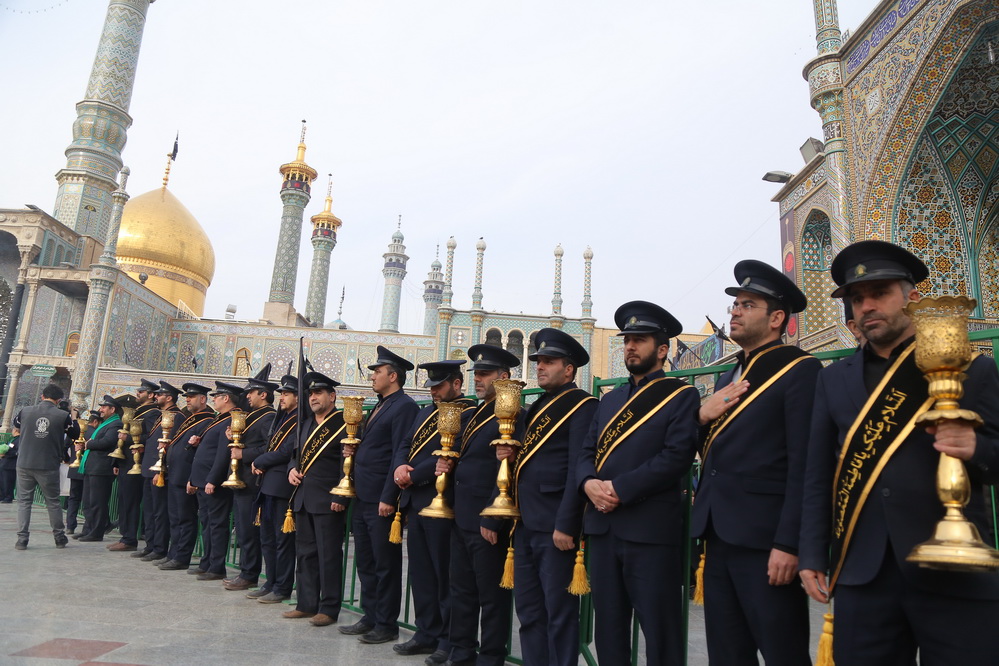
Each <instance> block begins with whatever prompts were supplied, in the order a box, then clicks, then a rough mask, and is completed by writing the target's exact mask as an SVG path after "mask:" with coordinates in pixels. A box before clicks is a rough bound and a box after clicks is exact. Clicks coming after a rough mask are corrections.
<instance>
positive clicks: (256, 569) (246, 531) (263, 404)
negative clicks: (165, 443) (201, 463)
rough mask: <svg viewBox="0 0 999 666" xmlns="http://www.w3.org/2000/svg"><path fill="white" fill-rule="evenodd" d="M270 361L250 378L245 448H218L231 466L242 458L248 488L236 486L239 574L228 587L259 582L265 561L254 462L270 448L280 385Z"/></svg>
mask: <svg viewBox="0 0 999 666" xmlns="http://www.w3.org/2000/svg"><path fill="white" fill-rule="evenodd" d="M270 369H271V366H270V363H268V364H267V365H266V366H265V367H264V369H263V370H261V371H260V372H259V373H258V374H257V376H256V377H250V379H249V381H248V383H247V385H246V390H245V392H244V394H243V397H244V399H245V400H246V403H247V404H248V405H249V407H250V411H249V413H248V414H247V415H246V428H245V430H243V435H242V437H241V438H240V439H241V443H242V444H243V448H237V447H230V448H227V449H226V450H224V451H223V450H222V449H219V451H218V456H219V457H220V458H221V459H222V461H223V462H224V463H225V464H226V466H228V465H229V463H230V461H231V460H239V461H240V463H239V471H238V476H239V480H240V481H242V482H243V485H244V486H245V487H243V488H234V489H233V491H232V495H233V522H234V523H235V527H236V540H237V541H238V542H239V575H238V576H236V577H235V578H230V579H226V580H225V581H224V582H223V585H224V587H225V589H227V590H247V589H249V588H251V587H253V586H254V585H256V584H257V579H258V578H259V577H260V569H261V567H262V565H263V562H262V560H261V557H260V526H259V524H255V522H256V514H257V505H256V500H257V493H258V492H259V491H258V488H257V481H258V478H259V477H256V476H254V474H253V470H252V468H251V465H252V464H253V461H254V460H256V459H257V456H259V455H260V454H262V453H264V452H265V451H266V450H267V441H268V438H269V435H270V429H271V424H272V423H273V422H274V414H275V412H274V407H272V405H273V404H274V391H275V390H276V389H277V387H278V385H277V384H275V383H274V382H269V381H267V377H268V376H269V374H270Z"/></svg>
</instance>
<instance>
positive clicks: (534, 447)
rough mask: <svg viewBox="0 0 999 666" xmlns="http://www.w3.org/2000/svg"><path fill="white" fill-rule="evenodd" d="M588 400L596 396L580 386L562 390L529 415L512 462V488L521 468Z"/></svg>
mask: <svg viewBox="0 0 999 666" xmlns="http://www.w3.org/2000/svg"><path fill="white" fill-rule="evenodd" d="M590 400H596V398H594V397H593V396H592V395H590V394H589V393H587V392H586V391H584V390H583V389H580V388H574V389H569V390H567V391H562V392H561V393H559V394H558V395H557V396H555V397H554V398H552V399H551V400H550V401H549V402H548V404H546V405H545V406H544V407H542V408H541V409H539V410H538V413H537V414H534V415H533V416H532V417H531V422H530V423H528V424H527V430H526V432H525V433H524V443H523V446H521V447H520V451H518V452H517V459H516V462H515V463H514V465H515V468H514V473H513V474H514V488H516V486H517V481H518V480H519V479H520V470H521V468H522V467H523V466H524V465H525V464H527V462H528V461H529V460H530V459H531V457H532V456H533V455H534V454H535V453H536V452H537V451H538V450H539V449H540V448H541V446H542V445H543V444H544V443H545V442H547V441H548V438H549V437H551V436H552V434H553V433H555V432H556V431H557V430H558V429H559V427H560V426H561V425H562V424H563V423H565V422H566V421H568V420H569V418H570V417H571V416H572V415H573V414H575V413H576V411H577V410H578V409H579V408H580V407H582V406H583V405H584V404H586V403H587V402H589V401H590Z"/></svg>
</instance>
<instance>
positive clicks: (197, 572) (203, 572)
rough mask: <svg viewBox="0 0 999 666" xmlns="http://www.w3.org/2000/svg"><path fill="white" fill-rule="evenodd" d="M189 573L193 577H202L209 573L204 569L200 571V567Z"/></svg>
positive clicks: (188, 571)
mask: <svg viewBox="0 0 999 666" xmlns="http://www.w3.org/2000/svg"><path fill="white" fill-rule="evenodd" d="M187 573H189V574H191V575H192V576H200V575H201V574H205V573H208V572H207V571H205V570H204V569H199V568H198V567H195V568H193V569H188V570H187Z"/></svg>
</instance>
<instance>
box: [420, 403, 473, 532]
mask: <svg viewBox="0 0 999 666" xmlns="http://www.w3.org/2000/svg"><path fill="white" fill-rule="evenodd" d="M463 411H465V405H464V404H462V403H460V402H442V403H440V404H438V405H437V432H439V433H440V434H441V448H440V449H439V450H437V451H434V453H433V455H435V456H440V457H441V458H452V459H455V460H457V459H458V456H459V455H461V454H459V453H458V452H457V451H452V450H451V447H452V446H453V445H454V436H455V435H457V434H458V431H460V430H461V413H462V412H463ZM447 482H448V475H447V473H446V472H445V473H444V474H441V475H440V476H438V477H437V481H436V482H435V483H434V487H435V488H437V497H435V498H434V499H433V501H432V502H430V504H429V505H427V506H425V507H424V508H423V509H422V510H421V511H420V515H421V516H425V517H427V518H448V519H454V509H452V508H451V507H450V506H448V503H447V500H446V499H445V498H444V492H445V491H446V490H447Z"/></svg>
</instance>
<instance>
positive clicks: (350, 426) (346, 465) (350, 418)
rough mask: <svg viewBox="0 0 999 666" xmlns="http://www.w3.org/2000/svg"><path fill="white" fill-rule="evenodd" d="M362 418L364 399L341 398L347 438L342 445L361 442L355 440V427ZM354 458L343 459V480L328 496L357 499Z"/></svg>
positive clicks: (350, 396) (352, 396) (358, 396)
mask: <svg viewBox="0 0 999 666" xmlns="http://www.w3.org/2000/svg"><path fill="white" fill-rule="evenodd" d="M363 418H364V397H363V396H360V395H348V396H344V397H343V422H344V423H345V424H346V425H347V437H346V439H344V440H343V444H348V445H350V446H357V445H358V444H360V443H361V440H359V439H358V438H357V427H358V426H359V425H361V420H362V419H363ZM353 472H354V456H344V457H343V478H342V479H340V483H338V484H337V485H336V486H335V487H334V488H333V490H331V491H330V495H337V496H339V497H357V493H356V492H355V491H354V476H353Z"/></svg>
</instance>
